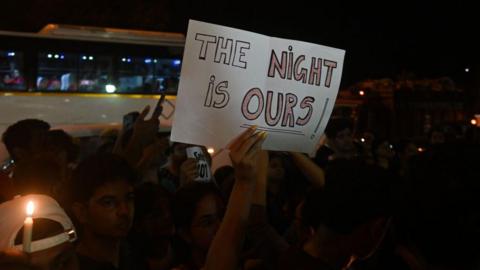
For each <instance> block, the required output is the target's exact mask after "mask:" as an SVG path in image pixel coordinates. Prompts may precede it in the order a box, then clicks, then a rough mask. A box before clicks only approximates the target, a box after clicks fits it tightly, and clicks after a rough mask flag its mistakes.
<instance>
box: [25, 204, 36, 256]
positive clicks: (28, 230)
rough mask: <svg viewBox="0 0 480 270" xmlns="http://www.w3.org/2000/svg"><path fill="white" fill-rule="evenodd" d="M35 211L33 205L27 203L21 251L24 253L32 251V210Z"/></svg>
mask: <svg viewBox="0 0 480 270" xmlns="http://www.w3.org/2000/svg"><path fill="white" fill-rule="evenodd" d="M34 209H35V205H34V204H33V202H32V201H29V202H28V203H27V218H25V222H24V223H23V251H24V252H31V251H32V246H31V245H32V229H33V219H32V215H33V210H34Z"/></svg>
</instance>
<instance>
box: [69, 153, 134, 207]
mask: <svg viewBox="0 0 480 270" xmlns="http://www.w3.org/2000/svg"><path fill="white" fill-rule="evenodd" d="M136 177H137V176H136V173H135V171H134V170H133V168H131V167H130V165H129V164H128V162H127V161H125V160H124V159H123V158H121V157H120V156H118V155H115V154H111V153H97V154H95V155H92V156H90V157H88V158H86V159H85V160H83V161H82V162H80V164H79V165H78V166H77V167H76V168H75V170H74V171H73V173H72V178H71V181H70V190H71V192H70V193H71V194H70V197H71V198H70V199H71V200H72V202H86V201H88V200H89V199H90V198H91V197H92V195H93V194H94V192H95V190H96V189H97V188H98V187H100V186H102V185H104V184H105V183H108V182H114V181H122V180H123V181H128V182H129V183H132V184H133V183H134V182H135V180H136Z"/></svg>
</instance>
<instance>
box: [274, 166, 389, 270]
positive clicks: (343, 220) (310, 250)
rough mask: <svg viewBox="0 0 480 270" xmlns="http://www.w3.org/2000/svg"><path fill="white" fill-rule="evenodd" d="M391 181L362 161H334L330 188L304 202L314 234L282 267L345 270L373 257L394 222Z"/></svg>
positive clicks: (305, 217)
mask: <svg viewBox="0 0 480 270" xmlns="http://www.w3.org/2000/svg"><path fill="white" fill-rule="evenodd" d="M386 177H387V176H386V175H385V173H384V171H383V170H381V169H379V168H378V167H375V166H371V165H364V164H361V163H360V162H359V161H356V160H338V161H332V162H331V163H330V164H329V168H328V170H327V172H326V185H325V188H323V189H316V190H312V191H311V192H310V193H309V194H308V196H307V198H306V199H305V202H304V204H303V208H302V223H303V224H305V225H306V226H307V227H308V228H309V230H310V232H311V235H310V237H309V239H308V240H307V241H306V242H305V243H304V244H303V246H302V247H301V248H297V249H290V250H289V251H288V252H287V254H286V256H284V258H283V259H281V260H280V264H279V267H280V268H279V269H302V270H308V269H344V268H346V267H348V265H350V264H352V263H353V262H354V261H355V260H358V259H365V258H368V257H369V256H371V255H372V254H373V253H374V252H375V250H376V249H377V247H378V246H379V244H380V243H381V241H382V239H383V237H384V235H385V233H386V231H387V228H388V224H389V223H390V207H389V206H390V202H389V201H390V196H389V190H390V187H389V183H388V181H386V180H387V178H386Z"/></svg>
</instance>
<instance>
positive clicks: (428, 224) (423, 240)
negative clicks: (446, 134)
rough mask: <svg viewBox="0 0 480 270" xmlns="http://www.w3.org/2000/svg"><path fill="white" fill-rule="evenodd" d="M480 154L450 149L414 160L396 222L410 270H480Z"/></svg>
mask: <svg viewBox="0 0 480 270" xmlns="http://www.w3.org/2000/svg"><path fill="white" fill-rule="evenodd" d="M479 153H480V146H479V145H472V144H449V143H447V144H445V145H441V146H438V147H436V148H434V149H430V150H429V151H426V152H424V153H423V154H421V155H419V156H418V157H416V158H415V159H414V160H413V163H412V164H414V166H411V167H410V171H409V173H408V174H407V180H408V183H409V184H408V185H407V186H406V187H407V189H406V191H405V194H404V195H403V196H402V198H403V200H401V202H402V204H401V205H402V206H403V207H402V208H401V210H402V211H401V212H400V213H401V214H400V215H399V218H398V220H399V222H397V223H398V228H399V230H400V231H401V232H402V233H403V234H405V238H406V240H405V242H404V243H403V245H402V246H401V247H400V248H399V250H400V251H401V252H400V254H401V255H402V257H403V259H404V261H405V262H407V264H408V265H409V266H410V269H411V270H417V269H432V270H437V269H442V270H449V269H468V270H470V269H478V268H479V266H480V259H479V258H480V246H479V245H478V243H479V242H480V225H479V224H480V215H479V213H480V196H479V195H478V194H480V182H479V181H478V180H479V179H480V171H479V170H478V164H479V163H480V156H479Z"/></svg>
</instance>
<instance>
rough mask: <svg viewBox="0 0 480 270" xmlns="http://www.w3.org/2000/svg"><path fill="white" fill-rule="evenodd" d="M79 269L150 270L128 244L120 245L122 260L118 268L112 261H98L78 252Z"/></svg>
mask: <svg viewBox="0 0 480 270" xmlns="http://www.w3.org/2000/svg"><path fill="white" fill-rule="evenodd" d="M77 257H78V265H79V270H148V265H147V263H146V262H145V261H143V260H141V259H139V258H138V256H135V255H134V254H133V253H132V250H131V249H130V248H129V247H128V246H127V244H125V243H122V244H121V245H120V256H119V258H120V262H119V266H118V268H117V267H115V266H114V265H113V264H112V263H110V262H102V261H97V260H95V259H93V258H90V257H87V256H84V255H82V254H79V253H77Z"/></svg>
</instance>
